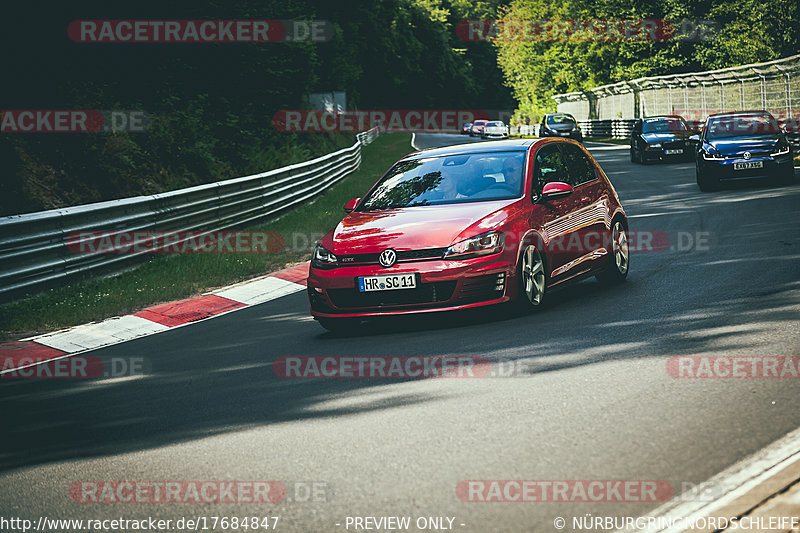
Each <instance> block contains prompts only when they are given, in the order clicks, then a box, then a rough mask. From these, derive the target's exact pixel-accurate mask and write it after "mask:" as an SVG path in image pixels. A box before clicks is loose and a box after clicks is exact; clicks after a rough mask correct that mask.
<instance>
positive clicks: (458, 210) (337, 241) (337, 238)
mask: <svg viewBox="0 0 800 533" xmlns="http://www.w3.org/2000/svg"><path fill="white" fill-rule="evenodd" d="M518 202H520V199H519V198H514V199H510V200H495V201H489V202H475V203H463V204H449V205H430V206H418V207H406V208H403V209H384V210H378V211H353V212H352V213H350V214H349V215H347V216H346V217H344V219H342V221H341V222H339V224H338V225H337V226H336V227H335V228H334V229H333V230H331V231H330V232H329V233H328V234H327V235H326V236H325V237H324V238H323V239H322V241H321V242H322V245H323V246H325V247H326V248H328V249H329V250H331V251H332V252H333V253H334V254H361V253H379V252H381V251H382V250H384V249H386V248H394V249H396V250H425V249H428V248H444V247H447V246H450V245H451V244H453V243H454V242H457V241H459V240H461V239H465V238H468V237H471V236H472V235H478V234H480V233H483V232H485V231H490V230H492V229H494V228H496V227H497V226H498V225H499V224H501V223H502V222H503V221H504V220H506V219H507V218H508V217H509V216H510V214H511V213H513V212H514V211H515V210H516V207H515V205H516V204H517V203H518Z"/></svg>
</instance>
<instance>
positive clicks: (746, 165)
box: [733, 161, 764, 170]
mask: <svg viewBox="0 0 800 533" xmlns="http://www.w3.org/2000/svg"><path fill="white" fill-rule="evenodd" d="M763 166H764V162H763V161H748V162H746V163H734V164H733V170H747V169H748V168H762V167H763Z"/></svg>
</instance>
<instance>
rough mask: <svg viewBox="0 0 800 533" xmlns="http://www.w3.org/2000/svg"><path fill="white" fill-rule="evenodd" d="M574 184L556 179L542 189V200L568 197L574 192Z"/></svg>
mask: <svg viewBox="0 0 800 533" xmlns="http://www.w3.org/2000/svg"><path fill="white" fill-rule="evenodd" d="M572 190H573V189H572V185H570V184H568V183H564V182H563V181H554V182H552V183H548V184H547V185H545V186H544V188H543V189H542V201H545V202H546V201H549V200H557V199H559V198H566V197H567V196H569V195H570V194H572Z"/></svg>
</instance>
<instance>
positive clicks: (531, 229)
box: [308, 139, 629, 330]
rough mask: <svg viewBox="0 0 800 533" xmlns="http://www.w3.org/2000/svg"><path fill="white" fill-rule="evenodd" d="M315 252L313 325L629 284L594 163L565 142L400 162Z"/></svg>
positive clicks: (514, 144)
mask: <svg viewBox="0 0 800 533" xmlns="http://www.w3.org/2000/svg"><path fill="white" fill-rule="evenodd" d="M345 211H347V212H348V214H347V215H346V216H345V217H344V219H343V220H342V221H341V222H340V223H339V224H338V225H337V226H336V227H335V228H334V229H333V230H331V231H330V232H329V233H327V234H326V235H325V236H324V237H323V238H322V239H321V240H320V242H319V243H318V244H317V246H316V248H315V250H314V254H313V258H312V261H311V269H310V271H309V276H308V296H309V300H310V302H311V314H312V315H313V316H314V318H315V319H317V320H318V321H319V322H320V324H321V325H322V326H323V327H325V328H327V329H331V330H336V329H342V328H345V327H349V326H352V325H353V324H354V323H357V322H358V321H360V320H361V319H363V318H365V317H375V316H381V315H392V314H409V313H425V312H431V311H441V310H451V309H465V308H470V307H478V306H485V305H491V304H499V303H502V302H507V301H512V300H514V301H517V302H518V303H519V304H520V305H523V306H527V307H537V306H540V305H541V304H542V303H543V302H544V299H545V295H546V294H547V293H548V292H549V291H551V290H552V289H555V288H557V287H559V286H561V285H563V284H565V283H566V282H569V281H576V280H579V279H583V278H585V277H587V276H591V275H596V276H597V277H598V279H600V280H601V281H606V282H615V281H622V280H624V279H625V277H626V276H627V274H628V260H629V253H628V238H627V232H628V223H627V219H626V217H625V212H624V211H623V209H622V206H621V205H620V202H619V199H618V197H617V194H616V192H615V191H614V188H613V187H612V185H611V183H610V182H609V180H608V177H607V176H606V175H605V173H604V172H603V170H602V169H601V168H600V166H599V165H598V164H597V162H596V161H595V160H594V159H593V158H592V156H591V155H590V154H589V153H588V152H587V151H586V150H585V149H584V148H583V147H582V146H581V145H580V144H578V143H577V142H575V141H571V140H567V139H541V140H536V139H526V140H509V141H497V142H493V143H491V144H487V143H475V144H462V145H458V146H448V147H445V148H436V149H432V150H424V151H421V152H416V153H413V154H411V155H409V156H406V157H405V158H403V159H401V160H400V161H398V162H397V163H396V164H395V165H394V166H393V167H392V168H390V169H389V171H388V172H386V174H385V175H384V176H383V177H382V178H381V179H380V180H378V182H377V183H376V184H375V185H373V186H372V188H371V189H370V190H369V191H368V192H367V193H366V194H365V195H364V197H363V198H359V199H354V200H351V201H349V202H347V204H345Z"/></svg>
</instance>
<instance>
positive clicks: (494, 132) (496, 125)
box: [481, 120, 508, 139]
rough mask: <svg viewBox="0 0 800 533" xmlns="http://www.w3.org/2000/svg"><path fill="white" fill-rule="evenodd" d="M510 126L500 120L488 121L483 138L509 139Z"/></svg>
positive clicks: (482, 134)
mask: <svg viewBox="0 0 800 533" xmlns="http://www.w3.org/2000/svg"><path fill="white" fill-rule="evenodd" d="M507 138H508V126H506V125H505V124H503V122H502V121H500V120H493V121H491V122H487V123H486V127H484V128H483V133H481V139H507Z"/></svg>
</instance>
